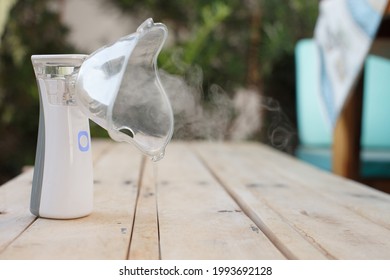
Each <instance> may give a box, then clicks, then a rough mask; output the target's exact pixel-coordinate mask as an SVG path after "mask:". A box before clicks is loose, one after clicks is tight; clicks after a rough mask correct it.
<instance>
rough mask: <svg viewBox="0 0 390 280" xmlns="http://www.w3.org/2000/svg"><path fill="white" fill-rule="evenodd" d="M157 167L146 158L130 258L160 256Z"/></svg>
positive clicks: (157, 257) (153, 258) (143, 258)
mask: <svg viewBox="0 0 390 280" xmlns="http://www.w3.org/2000/svg"><path fill="white" fill-rule="evenodd" d="M155 167H156V166H155V164H154V163H153V162H152V161H151V160H150V159H148V158H145V159H144V170H143V172H142V177H141V183H140V191H139V195H138V200H137V209H136V215H135V221H134V226H133V233H132V237H131V243H130V251H129V257H128V258H129V259H141V260H157V259H159V258H160V248H159V234H158V216H157V202H156V178H155V175H156V173H155Z"/></svg>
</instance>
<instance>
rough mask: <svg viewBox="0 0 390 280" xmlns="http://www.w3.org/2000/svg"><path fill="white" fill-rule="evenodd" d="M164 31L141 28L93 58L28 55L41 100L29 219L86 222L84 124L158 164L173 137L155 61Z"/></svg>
mask: <svg viewBox="0 0 390 280" xmlns="http://www.w3.org/2000/svg"><path fill="white" fill-rule="evenodd" d="M166 37H167V29H166V27H165V25H163V24H160V23H154V22H153V20H152V19H148V20H146V21H145V22H144V23H143V24H142V25H141V26H140V27H139V28H138V29H137V32H135V33H133V34H130V35H128V36H126V37H123V38H121V39H119V40H118V41H117V42H115V43H114V44H112V45H109V46H105V47H102V48H100V49H99V50H97V51H95V52H94V53H92V54H91V55H33V56H32V58H31V60H32V63H33V67H34V71H35V75H36V78H37V83H38V88H39V95H40V116H39V131H38V144H37V152H36V160H35V168H34V176H33V184H32V192H31V203H30V210H31V212H32V213H33V214H34V215H36V216H39V217H45V218H54V219H71V218H78V217H83V216H86V215H88V214H90V213H91V212H92V208H93V169H92V156H91V136H90V131H89V119H91V120H93V121H94V122H96V123H97V124H99V125H100V126H102V127H103V128H105V129H106V130H107V131H108V133H109V135H110V137H111V138H112V139H114V140H116V141H125V142H129V143H133V144H134V145H135V146H136V147H138V148H139V149H140V150H141V151H142V152H143V153H145V154H146V155H149V156H150V157H152V159H153V160H155V161H156V160H159V159H161V158H162V157H163V156H164V151H165V147H166V145H167V144H168V142H169V141H170V139H171V137H172V132H173V113H172V108H171V105H170V102H169V99H168V97H167V95H166V93H165V91H164V89H163V87H162V85H161V83H160V80H159V76H158V72H157V56H158V54H159V52H160V50H161V48H162V46H163V44H164V42H165V40H166Z"/></svg>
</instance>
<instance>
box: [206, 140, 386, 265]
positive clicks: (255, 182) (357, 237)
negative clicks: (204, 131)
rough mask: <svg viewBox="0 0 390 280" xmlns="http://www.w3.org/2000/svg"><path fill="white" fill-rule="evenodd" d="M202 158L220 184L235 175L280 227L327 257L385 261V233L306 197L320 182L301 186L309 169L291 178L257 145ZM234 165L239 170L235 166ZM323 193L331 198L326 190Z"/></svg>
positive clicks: (323, 199)
mask: <svg viewBox="0 0 390 280" xmlns="http://www.w3.org/2000/svg"><path fill="white" fill-rule="evenodd" d="M226 154H228V155H229V158H230V159H231V160H230V163H229V165H225V166H223V165H222V164H223V162H226V157H225V158H224V155H226ZM205 155H207V159H208V160H210V162H209V161H207V163H208V164H210V166H211V168H213V170H215V172H216V174H217V176H219V177H220V178H221V180H224V179H223V178H225V180H228V179H227V178H229V177H228V175H229V174H230V173H231V172H233V170H240V172H239V174H240V176H235V178H236V180H237V179H240V182H241V184H244V185H245V186H246V188H247V191H250V192H251V193H252V194H253V195H254V196H255V197H257V198H258V199H261V200H262V201H264V202H265V203H266V204H267V205H268V206H269V207H272V209H273V210H274V211H275V212H277V213H278V214H279V215H280V217H281V218H283V219H284V221H286V222H287V223H289V224H290V226H291V227H293V228H294V229H295V230H296V231H297V232H299V233H300V235H301V236H302V237H304V238H305V239H306V240H307V241H309V242H311V243H312V244H313V246H315V247H317V248H318V250H320V251H321V252H323V253H324V254H326V256H327V257H329V258H340V259H388V258H389V257H390V231H389V230H388V229H386V228H384V227H383V226H381V225H378V224H377V223H374V222H372V221H370V220H368V219H366V218H364V217H362V216H361V215H358V214H357V213H356V212H354V211H352V210H351V209H349V208H347V207H345V206H343V205H340V203H336V202H335V201H334V200H332V199H328V197H327V196H323V195H321V194H318V193H317V192H316V191H312V190H313V189H314V190H316V188H317V183H318V182H319V181H320V180H321V178H318V177H313V179H315V180H316V181H315V182H314V181H313V182H310V183H307V182H305V180H306V179H307V178H308V177H311V176H310V169H306V171H305V170H301V172H300V173H296V172H294V171H292V170H291V169H292V168H293V166H294V164H293V163H292V162H291V161H290V162H289V163H290V164H287V161H286V160H282V158H285V156H282V155H280V154H279V153H275V152H273V151H271V150H270V149H266V148H263V147H261V146H260V145H245V144H243V145H230V146H227V145H224V146H216V145H214V146H211V145H210V146H209V147H202V156H205ZM275 155H276V156H275ZM205 158H206V157H205ZM212 159H214V161H212ZM232 159H234V160H232ZM215 162H216V163H215ZM238 162H239V164H240V166H241V167H240V166H238V165H237V163H238ZM217 163H218V164H219V166H217ZM294 163H296V162H294ZM221 166H223V168H220V167H221ZM239 168H240V169H239ZM241 171H242V172H241ZM236 173H237V171H236ZM324 176H326V174H325V175H323V177H324ZM328 176H330V175H329V174H328ZM226 183H227V184H229V182H226ZM236 183H238V182H236ZM334 187H336V186H333V188H334ZM339 187H342V186H340V185H339ZM328 193H331V189H329V190H328ZM335 195H337V194H335ZM294 253H298V251H294Z"/></svg>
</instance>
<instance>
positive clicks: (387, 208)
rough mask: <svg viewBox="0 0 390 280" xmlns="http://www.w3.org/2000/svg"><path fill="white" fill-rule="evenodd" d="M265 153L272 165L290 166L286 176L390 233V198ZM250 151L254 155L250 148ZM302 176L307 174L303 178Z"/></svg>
mask: <svg viewBox="0 0 390 280" xmlns="http://www.w3.org/2000/svg"><path fill="white" fill-rule="evenodd" d="M261 149H262V151H261V152H262V153H263V154H265V156H266V157H268V156H270V159H272V161H269V162H268V165H273V166H274V168H275V167H276V168H278V167H277V166H288V170H289V172H285V173H284V176H286V177H287V178H288V179H289V180H291V181H292V182H296V183H298V184H301V185H302V186H303V187H305V186H306V187H308V188H309V189H310V191H312V192H316V193H318V194H321V195H322V196H324V197H326V198H327V199H329V200H332V201H334V202H336V203H338V204H339V205H341V206H344V207H346V208H348V209H349V210H351V211H354V212H355V213H357V214H358V215H360V216H362V217H364V218H366V219H368V220H370V221H372V222H374V223H377V224H378V225H380V226H382V227H385V228H387V229H389V230H390V195H388V194H386V193H383V192H380V191H377V190H375V189H372V188H370V187H368V186H365V185H363V184H360V183H357V182H355V181H352V180H348V179H344V178H342V177H338V176H333V175H332V174H330V173H327V172H324V171H323V170H320V169H318V168H316V167H314V166H312V165H309V164H307V163H305V162H302V161H299V160H297V159H295V158H293V157H290V156H286V155H285V154H282V153H280V152H277V151H275V150H274V149H271V148H268V147H265V146H263V147H262V148H261ZM247 150H248V151H247V152H248V153H251V152H253V150H252V148H250V147H248V148H247ZM299 174H305V176H300V175H299Z"/></svg>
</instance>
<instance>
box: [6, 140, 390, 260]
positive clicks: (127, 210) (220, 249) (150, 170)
mask: <svg viewBox="0 0 390 280" xmlns="http://www.w3.org/2000/svg"><path fill="white" fill-rule="evenodd" d="M92 148H93V154H94V177H95V192H94V194H95V204H94V212H93V213H92V214H91V215H90V216H88V217H85V218H80V219H74V220H50V219H41V218H36V217H34V216H33V215H31V214H30V213H29V210H28V208H29V199H30V190H31V181H32V170H31V169H30V170H29V171H26V172H25V173H23V174H22V175H20V176H18V177H17V178H15V179H14V180H12V181H10V182H8V183H6V184H5V185H3V186H2V187H0V259H126V258H129V259H390V195H387V194H385V193H382V192H379V191H376V190H373V189H371V188H368V187H366V186H363V185H360V184H357V183H354V182H352V181H349V180H347V179H344V178H341V177H336V176H334V175H332V174H329V173H324V172H323V171H320V170H318V169H315V168H314V167H311V166H309V165H306V164H305V163H302V162H299V161H297V160H295V159H294V158H292V157H289V156H286V155H284V154H282V153H280V152H277V151H275V150H273V149H271V148H269V147H266V146H263V145H261V144H256V143H202V142H200V143H180V142H174V143H171V144H169V146H168V149H167V152H166V157H165V158H164V159H163V160H162V161H160V162H158V163H153V162H152V161H150V160H149V159H145V158H144V157H143V156H142V155H141V154H140V153H139V152H138V151H137V150H135V149H134V148H132V147H131V145H128V144H117V143H113V142H111V141H95V142H94V143H93V146H92Z"/></svg>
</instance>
